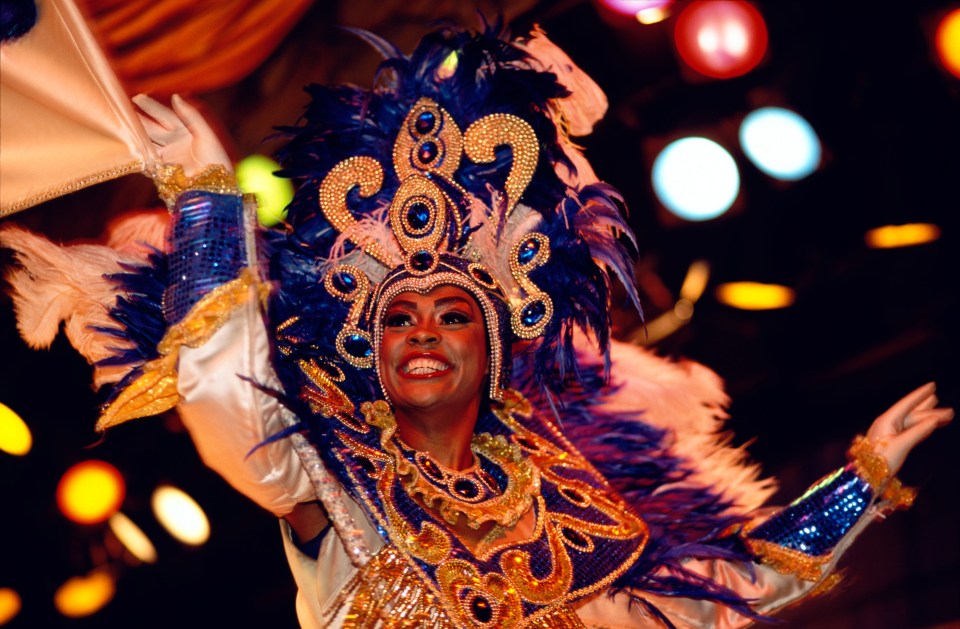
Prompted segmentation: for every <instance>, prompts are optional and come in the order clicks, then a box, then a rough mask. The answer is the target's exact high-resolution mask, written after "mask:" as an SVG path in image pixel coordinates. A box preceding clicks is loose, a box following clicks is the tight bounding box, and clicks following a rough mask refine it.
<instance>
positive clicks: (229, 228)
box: [163, 190, 247, 324]
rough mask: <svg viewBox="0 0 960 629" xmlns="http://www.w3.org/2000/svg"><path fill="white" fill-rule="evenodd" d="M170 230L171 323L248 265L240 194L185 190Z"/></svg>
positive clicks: (167, 300)
mask: <svg viewBox="0 0 960 629" xmlns="http://www.w3.org/2000/svg"><path fill="white" fill-rule="evenodd" d="M174 212H175V214H174V215H175V216H176V221H175V222H174V225H173V231H172V233H171V235H170V239H171V246H172V249H171V251H172V253H171V254H170V256H169V260H170V262H169V264H170V269H169V281H170V285H169V287H168V288H167V290H166V292H165V293H164V296H163V314H164V318H165V319H166V321H167V323H168V324H174V323H177V322H178V321H180V320H181V319H182V318H183V317H184V316H186V314H187V313H188V312H189V311H190V308H192V307H193V306H194V304H196V303H197V302H198V301H200V299H201V298H202V297H203V296H204V295H206V294H207V293H209V292H210V291H211V290H213V289H214V288H216V287H217V286H220V285H221V284H224V283H226V282H229V281H230V280H232V279H235V278H236V277H237V275H238V273H239V272H240V269H242V268H243V267H245V266H246V265H247V260H246V241H245V236H244V229H243V201H242V198H241V197H239V196H236V195H229V194H214V193H211V192H203V191H199V190H189V191H187V192H184V193H183V194H182V195H180V197H179V198H178V199H177V205H176V208H175V209H174Z"/></svg>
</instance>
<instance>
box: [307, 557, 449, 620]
mask: <svg viewBox="0 0 960 629" xmlns="http://www.w3.org/2000/svg"><path fill="white" fill-rule="evenodd" d="M346 605H349V607H348V608H347V612H346V616H345V617H344V621H343V627H344V629H401V628H404V627H424V628H426V629H455V628H456V627H457V625H454V624H453V623H452V622H451V621H450V619H449V618H448V617H447V615H446V614H445V613H444V610H443V605H442V604H441V603H440V601H439V600H438V598H437V596H436V595H435V594H434V593H433V592H432V590H431V588H430V587H429V586H428V585H427V584H426V582H425V581H424V580H423V578H422V577H421V576H420V574H419V573H418V572H417V570H416V569H414V568H413V567H412V566H411V565H410V564H409V563H407V561H406V559H405V558H404V557H403V555H402V554H401V553H400V551H398V550H397V549H396V548H395V547H394V546H392V545H390V544H387V545H386V546H384V547H383V548H381V549H380V551H379V552H378V553H377V554H376V555H374V556H373V558H372V559H370V561H368V562H367V564H366V565H365V566H364V567H363V568H361V569H360V570H359V571H358V572H357V574H356V575H354V577H353V578H352V579H350V581H349V582H348V583H347V585H346V586H344V587H343V588H342V589H341V590H340V592H339V593H338V594H337V598H336V600H335V601H334V604H333V605H332V606H331V608H330V611H329V612H328V613H327V618H326V622H327V623H328V624H329V623H331V622H332V621H333V620H334V619H335V618H336V617H337V615H338V614H339V613H340V612H341V610H342V609H343V608H344V606H346Z"/></svg>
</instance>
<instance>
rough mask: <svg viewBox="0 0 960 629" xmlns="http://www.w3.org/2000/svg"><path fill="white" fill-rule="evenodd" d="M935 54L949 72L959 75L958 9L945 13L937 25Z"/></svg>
mask: <svg viewBox="0 0 960 629" xmlns="http://www.w3.org/2000/svg"><path fill="white" fill-rule="evenodd" d="M936 46H937V55H939V56H940V62H941V63H942V64H943V66H944V67H945V68H946V69H947V71H949V72H950V74H952V75H954V76H956V77H960V9H954V10H953V11H951V12H950V13H947V14H946V15H945V16H944V18H943V19H942V20H941V21H940V24H939V26H937V35H936Z"/></svg>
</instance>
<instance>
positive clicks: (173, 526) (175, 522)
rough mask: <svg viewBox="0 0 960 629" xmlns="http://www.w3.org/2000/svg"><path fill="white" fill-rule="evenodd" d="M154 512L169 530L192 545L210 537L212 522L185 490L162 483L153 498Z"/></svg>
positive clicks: (171, 533)
mask: <svg viewBox="0 0 960 629" xmlns="http://www.w3.org/2000/svg"><path fill="white" fill-rule="evenodd" d="M151 504H152V506H153V513H154V515H156V516H157V520H159V521H160V524H162V525H163V527H164V528H165V529H167V532H169V533H170V535H172V536H173V537H175V538H176V539H178V540H179V541H181V542H183V543H184V544H189V545H191V546H199V545H201V544H203V543H205V542H206V541H207V540H208V539H210V522H209V521H208V520H207V515H206V514H205V513H204V512H203V509H201V508H200V505H198V504H197V503H196V501H195V500H194V499H193V498H191V497H190V496H188V495H187V494H186V492H184V491H183V490H180V489H177V488H176V487H171V486H170V485H161V486H160V487H158V488H157V489H156V490H155V491H154V492H153V498H152V499H151Z"/></svg>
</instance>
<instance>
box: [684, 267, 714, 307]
mask: <svg viewBox="0 0 960 629" xmlns="http://www.w3.org/2000/svg"><path fill="white" fill-rule="evenodd" d="M709 279H710V265H709V264H708V263H707V262H706V261H704V260H697V261H696V262H694V263H693V264H691V265H690V268H688V269H687V276H686V277H684V278H683V284H681V285H680V297H681V298H682V299H686V300H689V301H691V302H695V301H697V300H698V299H700V296H701V295H703V291H704V290H705V289H706V288H707V280H709Z"/></svg>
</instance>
